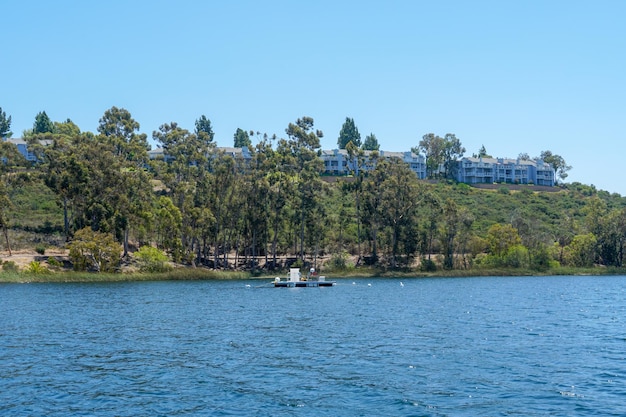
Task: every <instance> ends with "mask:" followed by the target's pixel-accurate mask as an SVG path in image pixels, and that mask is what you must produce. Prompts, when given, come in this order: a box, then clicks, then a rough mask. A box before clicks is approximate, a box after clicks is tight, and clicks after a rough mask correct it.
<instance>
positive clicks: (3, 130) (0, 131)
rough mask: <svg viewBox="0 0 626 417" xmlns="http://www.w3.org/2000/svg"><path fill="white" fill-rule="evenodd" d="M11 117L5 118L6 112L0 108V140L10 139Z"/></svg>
mask: <svg viewBox="0 0 626 417" xmlns="http://www.w3.org/2000/svg"><path fill="white" fill-rule="evenodd" d="M12 134H13V132H11V116H7V114H6V112H4V111H3V110H2V107H0V139H2V138H8V137H11V135H12Z"/></svg>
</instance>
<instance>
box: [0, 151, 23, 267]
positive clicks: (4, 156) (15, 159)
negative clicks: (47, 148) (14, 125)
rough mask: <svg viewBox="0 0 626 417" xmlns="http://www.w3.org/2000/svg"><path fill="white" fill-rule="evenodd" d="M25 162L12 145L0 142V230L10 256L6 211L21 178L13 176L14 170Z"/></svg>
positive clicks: (9, 206)
mask: <svg viewBox="0 0 626 417" xmlns="http://www.w3.org/2000/svg"><path fill="white" fill-rule="evenodd" d="M25 163H26V160H25V159H24V157H23V156H22V154H21V153H20V152H19V151H18V150H17V146H15V144H13V143H9V142H4V141H0V228H2V233H3V235H4V238H5V241H6V247H7V251H8V252H9V255H10V254H11V245H10V243H9V234H8V221H9V216H8V213H7V212H8V210H9V208H11V206H12V204H11V199H10V197H9V196H10V194H11V190H12V189H15V187H17V186H19V183H20V182H21V176H19V175H15V172H12V171H14V168H16V167H20V166H24V165H25Z"/></svg>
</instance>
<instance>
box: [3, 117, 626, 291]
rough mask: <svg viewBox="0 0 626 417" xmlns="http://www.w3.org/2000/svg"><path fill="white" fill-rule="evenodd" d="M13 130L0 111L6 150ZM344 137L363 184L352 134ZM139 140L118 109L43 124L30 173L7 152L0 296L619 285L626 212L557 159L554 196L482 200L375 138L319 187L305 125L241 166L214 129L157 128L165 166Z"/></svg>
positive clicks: (512, 187)
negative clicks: (514, 278)
mask: <svg viewBox="0 0 626 417" xmlns="http://www.w3.org/2000/svg"><path fill="white" fill-rule="evenodd" d="M7 122H8V123H7ZM347 122H348V119H347ZM351 122H352V124H353V121H351ZM352 124H350V126H349V127H354V126H352ZM9 128H10V117H7V115H6V114H5V113H4V112H2V110H1V109H0V136H2V137H3V138H7V137H8V136H10V131H9ZM346 130H347V131H348V132H347V133H346ZM338 131H339V132H340V137H339V141H338V145H339V146H344V147H345V149H347V150H348V151H349V155H350V157H351V158H353V160H354V166H355V167H357V168H359V167H360V165H359V163H360V162H359V161H361V162H362V161H365V159H362V158H361V157H360V155H362V151H363V150H364V144H361V142H360V135H359V134H358V130H356V128H355V127H354V128H353V129H352V128H351V129H346V126H345V125H344V127H342V129H341V130H339V129H338ZM138 132H139V123H138V122H137V121H135V120H134V119H133V118H132V116H131V115H130V113H128V111H126V110H124V109H119V108H116V107H113V108H111V109H109V110H107V111H106V112H105V114H104V115H103V117H102V118H101V119H100V122H99V126H98V130H97V132H96V133H92V132H82V131H81V130H80V128H79V127H78V126H76V125H75V124H74V123H72V122H71V121H70V120H67V121H65V122H52V121H50V120H49V119H47V116H45V113H43V112H42V113H40V114H38V115H37V117H36V118H35V123H34V125H33V129H32V130H29V131H27V132H24V134H23V138H24V140H25V141H26V142H27V143H28V149H29V152H30V153H31V156H32V157H31V158H29V159H30V160H29V159H28V158H24V155H23V154H22V153H20V152H19V151H18V149H17V147H16V146H15V145H14V144H12V143H10V142H8V141H5V140H3V141H1V142H0V161H1V163H0V227H1V231H2V239H1V241H0V264H1V265H2V268H1V270H0V282H2V281H5V282H8V281H11V282H25V281H27V282H31V281H90V280H107V281H110V280H129V279H133V280H142V279H232V278H254V277H263V278H264V277H273V276H276V275H281V274H284V273H286V271H287V270H288V268H289V267H301V268H303V270H304V269H308V268H310V267H314V268H316V269H318V270H320V271H322V272H324V273H325V274H327V275H328V274H330V273H332V274H333V276H416V277H418V276H473V275H530V274H542V275H543V274H553V275H556V274H618V273H622V272H623V269H622V268H623V266H624V265H623V263H624V253H625V250H624V249H625V247H626V199H625V198H624V197H622V196H621V195H619V194H611V193H608V192H606V191H602V190H597V189H596V188H595V187H594V186H592V185H584V184H581V183H566V182H564V179H565V177H566V176H567V175H566V173H565V172H566V171H567V169H569V168H571V167H568V166H567V164H566V163H565V161H564V160H563V159H562V158H560V157H558V155H556V154H552V153H551V152H549V151H546V152H544V153H543V154H542V156H543V157H544V159H549V158H551V159H549V162H550V163H552V164H554V165H555V167H557V168H559V170H557V171H556V172H558V173H559V174H560V178H561V181H560V183H559V184H558V186H556V187H538V186H534V185H532V184H523V185H522V184H514V183H512V184H507V183H502V184H490V185H489V187H483V188H479V187H474V186H470V185H467V184H463V183H458V182H457V181H456V180H454V179H453V178H455V177H454V169H455V168H454V164H451V160H449V159H448V160H442V161H441V163H440V164H432V163H430V164H429V165H428V178H427V179H425V180H422V179H419V178H418V177H417V176H416V175H415V173H414V172H413V171H411V169H410V167H409V166H408V165H407V164H406V163H404V162H402V161H398V160H394V159H388V158H377V154H376V146H377V143H376V142H375V140H376V138H375V136H374V135H370V136H369V137H368V139H367V141H366V143H367V144H368V145H367V146H368V147H373V148H374V150H373V152H372V153H369V154H368V155H369V156H368V158H367V163H368V164H370V165H369V166H367V167H365V166H362V167H361V168H362V169H355V170H353V171H352V172H351V173H350V174H349V175H343V176H335V177H329V176H325V175H323V174H322V173H323V166H320V164H322V162H321V160H320V158H319V154H320V142H319V138H320V136H321V135H322V132H319V131H316V130H315V129H314V122H313V119H312V118H310V117H303V118H302V119H298V120H297V121H296V122H294V123H289V124H288V125H287V127H286V129H285V135H286V138H277V137H275V136H272V137H270V136H268V135H261V134H259V133H258V132H257V133H255V132H250V133H248V132H245V131H242V130H241V129H238V130H237V132H235V134H234V137H233V138H234V144H235V145H240V147H241V146H243V147H246V148H247V149H248V151H249V154H250V158H249V159H245V160H244V159H243V158H240V157H238V156H237V155H236V154H229V153H227V152H224V150H222V149H218V148H217V146H216V142H215V139H214V135H213V132H212V128H211V122H210V120H209V119H207V118H206V117H205V116H201V117H200V118H199V119H198V120H197V121H196V125H195V129H193V130H191V131H190V130H187V129H185V128H183V127H181V126H178V124H176V123H169V124H163V125H162V126H160V128H159V129H158V130H157V131H155V132H154V133H153V134H152V137H153V140H154V141H155V142H156V143H157V144H158V145H159V146H160V147H161V148H162V149H164V150H166V152H165V153H164V154H163V155H162V156H161V157H159V158H156V159H154V158H152V159H151V158H150V157H149V150H150V145H149V144H148V140H147V137H146V135H145V134H141V133H138ZM346 135H352V136H350V137H348V138H346ZM255 136H256V137H255ZM253 137H255V139H256V142H257V144H256V145H255V146H253V145H252V141H251V138H253ZM437 138H438V139H441V141H440V142H438V143H439V144H440V145H442V146H443V147H444V148H445V147H446V146H448V145H450V146H452V147H453V148H454V155H455V158H458V157H460V156H462V155H463V152H465V150H464V148H463V147H462V145H461V143H460V140H459V139H458V138H456V137H454V135H446V137H445V138H439V137H438V136H433V135H432V134H429V135H425V136H424V139H423V140H422V141H420V142H419V143H417V144H416V145H417V146H416V147H415V149H416V150H419V151H422V152H425V153H426V154H428V152H431V153H433V152H434V149H433V148H430V147H429V146H430V145H432V142H433V140H435V142H436V141H437ZM449 138H452V139H449ZM427 139H428V140H427ZM368 151H372V150H371V149H368ZM444 154H445V153H444ZM479 155H484V156H486V150H485V148H484V147H483V148H482V149H480V150H479ZM520 156H522V155H520ZM546 157H548V158H546ZM363 163H365V162H363ZM441 166H445V167H446V169H445V170H442V169H439V167H441Z"/></svg>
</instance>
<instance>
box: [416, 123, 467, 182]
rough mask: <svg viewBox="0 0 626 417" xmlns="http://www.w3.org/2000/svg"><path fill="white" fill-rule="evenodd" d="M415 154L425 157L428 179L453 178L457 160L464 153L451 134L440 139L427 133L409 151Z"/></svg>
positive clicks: (459, 142) (456, 139) (457, 140)
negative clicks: (421, 153) (422, 154)
mask: <svg viewBox="0 0 626 417" xmlns="http://www.w3.org/2000/svg"><path fill="white" fill-rule="evenodd" d="M411 150H412V151H413V152H415V153H420V152H423V153H424V154H425V155H426V169H427V175H428V177H429V178H435V177H443V178H455V176H456V170H457V169H458V168H457V167H458V164H457V160H458V158H460V157H462V156H463V154H464V153H465V148H464V147H463V146H462V145H461V141H460V140H459V139H458V138H457V137H456V136H455V135H454V134H452V133H447V134H446V135H445V137H443V138H442V137H440V136H437V135H435V134H434V133H428V134H426V135H424V136H423V137H422V140H421V141H420V143H419V145H418V146H417V147H414V148H412V149H411Z"/></svg>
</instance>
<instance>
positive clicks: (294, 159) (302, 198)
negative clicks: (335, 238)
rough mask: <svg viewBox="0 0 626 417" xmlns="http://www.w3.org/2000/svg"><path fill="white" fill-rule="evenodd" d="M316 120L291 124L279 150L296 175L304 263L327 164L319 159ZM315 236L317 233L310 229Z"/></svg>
mask: <svg viewBox="0 0 626 417" xmlns="http://www.w3.org/2000/svg"><path fill="white" fill-rule="evenodd" d="M313 127H314V121H313V118H312V117H307V116H305V117H302V118H300V119H298V120H296V123H289V125H288V126H287V129H285V132H286V133H287V137H288V140H285V141H281V142H280V143H279V146H278V151H279V152H281V153H283V154H284V155H285V157H286V158H289V163H290V164H294V165H293V166H292V168H293V170H292V171H291V172H293V174H294V175H295V181H296V192H297V199H298V205H299V207H298V208H297V213H298V219H297V222H298V226H299V228H300V233H299V235H300V236H299V243H300V249H299V257H300V259H302V260H304V253H305V250H304V244H305V231H306V226H307V224H308V225H309V228H312V227H315V226H314V224H313V223H312V222H310V221H309V220H310V219H311V218H312V217H313V216H314V215H315V213H316V211H317V210H318V209H319V207H318V206H319V201H318V200H317V197H318V196H319V195H320V193H321V190H322V181H321V179H320V172H321V171H322V168H323V162H322V160H321V159H320V158H319V150H320V138H321V137H323V133H322V132H321V131H320V130H314V129H313ZM309 232H310V233H311V234H312V235H313V234H314V230H309Z"/></svg>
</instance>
